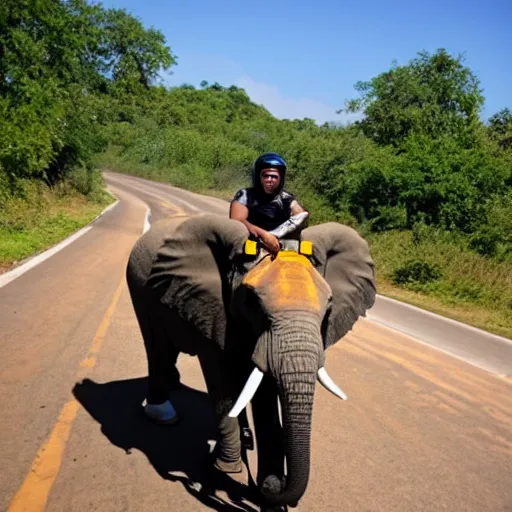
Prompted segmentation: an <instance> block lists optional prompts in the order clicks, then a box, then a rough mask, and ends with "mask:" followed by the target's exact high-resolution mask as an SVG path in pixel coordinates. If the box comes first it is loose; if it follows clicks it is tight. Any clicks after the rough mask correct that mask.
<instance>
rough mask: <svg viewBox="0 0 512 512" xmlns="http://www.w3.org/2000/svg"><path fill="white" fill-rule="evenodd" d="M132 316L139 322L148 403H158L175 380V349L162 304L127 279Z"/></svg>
mask: <svg viewBox="0 0 512 512" xmlns="http://www.w3.org/2000/svg"><path fill="white" fill-rule="evenodd" d="M128 284H129V288H130V294H131V297H132V303H133V307H134V310H135V315H136V317H137V321H138V323H139V327H140V330H141V334H142V338H143V340H144V347H145V349H146V357H147V362H148V396H147V402H148V404H162V403H164V402H166V401H167V400H168V399H169V396H168V395H169V386H170V383H171V382H175V381H176V379H178V381H179V372H178V370H177V368H176V361H177V359H178V355H179V351H178V350H176V348H175V347H173V346H172V344H171V343H170V340H169V336H168V331H169V329H168V328H166V325H165V323H163V314H162V312H161V308H162V307H163V306H162V305H161V304H159V303H158V302H157V301H155V300H154V299H153V298H152V297H151V296H148V295H147V294H145V293H143V292H142V291H141V290H138V289H135V287H133V288H132V286H130V282H128Z"/></svg>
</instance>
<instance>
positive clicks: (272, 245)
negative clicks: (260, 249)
mask: <svg viewBox="0 0 512 512" xmlns="http://www.w3.org/2000/svg"><path fill="white" fill-rule="evenodd" d="M259 237H260V239H261V241H262V242H263V245H264V246H265V247H266V249H267V250H268V251H269V252H270V253H272V254H277V253H278V252H279V249H280V248H281V246H280V245H279V240H278V239H277V237H275V236H274V235H272V234H270V233H269V232H268V231H263V230H262V232H261V233H259Z"/></svg>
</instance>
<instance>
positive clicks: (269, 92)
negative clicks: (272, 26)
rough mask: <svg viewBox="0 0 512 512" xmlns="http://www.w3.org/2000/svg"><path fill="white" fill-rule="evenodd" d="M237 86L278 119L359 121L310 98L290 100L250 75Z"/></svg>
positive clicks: (243, 77)
mask: <svg viewBox="0 0 512 512" xmlns="http://www.w3.org/2000/svg"><path fill="white" fill-rule="evenodd" d="M237 86H238V87H241V88H243V89H245V91H246V92H247V94H248V95H249V97H250V98H251V100H252V101H253V102H254V103H257V104H258V105H263V106H264V107H265V108H266V109H267V110H268V111H269V112H270V113H271V114H272V115H273V116H275V117H277V118H278V119H304V118H305V117H308V118H310V119H314V120H315V121H316V122H317V123H318V124H323V123H325V122H335V123H347V122H353V121H355V120H357V119H359V115H358V114H345V113H342V114H336V109H335V108H333V107H330V106H329V105H325V104H324V103H320V102H319V101H315V100H312V99H309V98H300V99H294V98H288V97H286V96H283V94H282V93H281V92H280V91H279V89H278V88H277V87H276V86H273V85H267V84H263V83H258V82H256V81H255V80H253V79H252V78H251V77H250V76H248V75H243V76H242V77H241V78H239V79H238V82H237Z"/></svg>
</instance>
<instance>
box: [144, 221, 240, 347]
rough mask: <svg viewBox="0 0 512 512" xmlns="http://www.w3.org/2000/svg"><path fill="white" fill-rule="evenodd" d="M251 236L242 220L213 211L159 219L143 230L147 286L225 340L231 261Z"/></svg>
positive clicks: (199, 326) (181, 313) (203, 329)
mask: <svg viewBox="0 0 512 512" xmlns="http://www.w3.org/2000/svg"><path fill="white" fill-rule="evenodd" d="M247 236H248V231H247V228H246V227H245V226H244V225H243V224H242V223H241V222H238V221H235V220H231V219H228V218H226V217H221V216H218V215H211V214H208V215H194V216H190V217H181V218H178V219H164V220H162V221H159V222H157V223H155V224H154V225H153V226H152V227H151V229H150V230H149V231H148V232H147V233H146V234H145V235H144V237H145V238H146V240H145V243H144V245H145V246H146V247H148V252H149V253H150V254H151V256H152V260H151V265H150V269H148V270H149V272H148V274H146V275H147V280H146V287H149V288H150V289H151V290H153V292H156V293H157V295H158V297H159V299H160V301H161V302H162V303H163V304H164V305H166V306H167V307H169V308H170V309H172V310H173V311H174V312H176V313H177V314H178V315H179V317H180V318H181V319H182V320H183V321H185V322H186V323H187V324H189V325H190V327H192V328H193V329H195V330H196V331H199V333H200V334H201V335H202V336H204V337H206V338H208V339H215V340H216V341H217V342H219V343H221V344H222V343H223V340H225V334H226V314H227V313H226V312H227V307H228V304H229V299H230V293H231V291H230V286H229V278H230V270H231V260H232V258H233V257H234V256H235V255H236V254H237V253H239V252H241V250H242V247H243V243H244V241H245V240H246V239H247ZM151 247H152V249H151Z"/></svg>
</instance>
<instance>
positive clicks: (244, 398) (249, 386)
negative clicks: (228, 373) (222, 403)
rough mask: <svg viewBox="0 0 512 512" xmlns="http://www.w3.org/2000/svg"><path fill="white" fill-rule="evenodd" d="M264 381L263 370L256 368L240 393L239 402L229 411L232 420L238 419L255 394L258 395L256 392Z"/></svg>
mask: <svg viewBox="0 0 512 512" xmlns="http://www.w3.org/2000/svg"><path fill="white" fill-rule="evenodd" d="M262 379H263V372H262V371H261V370H258V368H254V370H253V371H252V373H251V375H250V376H249V378H248V379H247V382H246V383H245V386H244V389H242V392H241V393H240V396H239V397H238V400H237V401H236V403H235V405H234V406H233V408H232V409H231V411H229V414H228V416H229V417H230V418H236V417H238V415H239V414H240V413H241V412H242V411H243V410H244V408H245V406H246V405H247V404H248V403H249V402H250V401H251V399H252V397H253V396H254V393H256V390H257V389H258V387H259V385H260V384H261V381H262Z"/></svg>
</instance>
